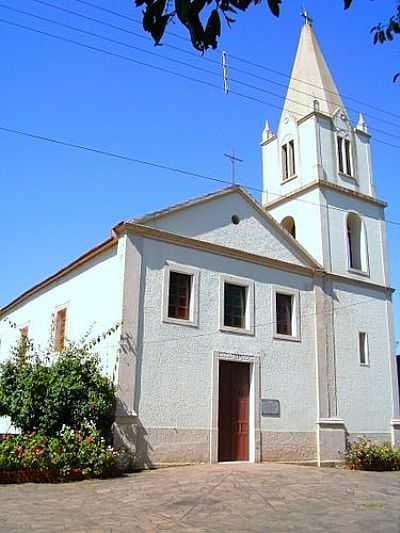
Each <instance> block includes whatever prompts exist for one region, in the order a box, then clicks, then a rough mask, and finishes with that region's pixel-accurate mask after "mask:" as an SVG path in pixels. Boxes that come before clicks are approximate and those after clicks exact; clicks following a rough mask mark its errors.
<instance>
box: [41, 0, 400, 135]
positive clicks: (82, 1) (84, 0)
mask: <svg viewBox="0 0 400 533" xmlns="http://www.w3.org/2000/svg"><path fill="white" fill-rule="evenodd" d="M34 1H36V0H34ZM74 1H75V2H77V3H79V4H81V5H85V6H88V7H91V8H93V9H97V10H99V11H103V12H105V13H108V14H111V15H115V16H116V17H119V18H121V19H124V20H127V21H129V22H134V23H135V24H138V25H139V26H140V27H141V28H143V23H142V22H141V21H140V20H137V19H135V18H133V17H130V16H127V15H124V14H123V13H121V12H118V11H115V10H112V9H109V8H105V7H103V6H100V5H98V4H96V3H93V2H89V1H87V0H74ZM166 33H167V34H168V35H171V36H172V37H175V38H177V39H180V40H183V41H185V42H187V41H188V39H187V37H185V36H183V35H179V34H177V33H174V32H171V31H170V30H166ZM163 46H166V45H163ZM193 55H196V56H197V54H193ZM203 57H204V56H203ZM230 57H231V58H232V59H236V60H237V61H240V62H242V63H246V64H248V65H251V66H254V67H256V68H260V69H263V70H266V71H268V72H271V73H273V74H277V75H278V76H283V77H285V78H287V79H291V75H289V74H287V73H285V72H281V71H279V70H276V69H272V68H270V67H268V66H267V65H261V64H259V63H255V62H252V61H249V60H248V59H245V58H242V57H240V56H236V55H231V54H230ZM205 59H206V60H207V59H208V58H205ZM210 61H212V60H210ZM216 63H218V62H216ZM230 68H234V67H230ZM294 79H296V80H297V81H300V82H302V83H304V84H306V85H309V86H311V87H314V88H316V89H322V87H321V86H319V85H316V84H313V83H310V82H308V81H306V80H302V79H300V78H294ZM327 92H330V93H332V94H334V95H338V94H339V96H341V97H342V98H345V99H348V100H352V101H353V102H356V103H358V104H361V105H363V106H367V107H369V108H370V109H374V110H375V111H378V112H380V113H385V114H387V115H390V116H395V117H396V118H400V115H397V114H395V113H393V111H388V110H385V109H383V108H381V107H377V106H375V105H372V104H369V103H367V102H365V101H362V100H360V99H358V98H355V97H354V96H350V95H346V94H343V93H336V92H335V91H327ZM357 112H358V111H357ZM365 114H366V113H365ZM396 126H397V125H396Z"/></svg>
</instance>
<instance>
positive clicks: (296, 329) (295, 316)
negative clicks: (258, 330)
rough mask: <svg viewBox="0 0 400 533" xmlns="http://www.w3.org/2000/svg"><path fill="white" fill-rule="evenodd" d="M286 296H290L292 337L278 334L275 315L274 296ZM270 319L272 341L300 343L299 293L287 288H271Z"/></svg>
mask: <svg viewBox="0 0 400 533" xmlns="http://www.w3.org/2000/svg"><path fill="white" fill-rule="evenodd" d="M277 294H286V295H288V296H292V298H293V300H292V302H293V307H292V335H283V334H282V333H278V322H277V314H276V295H277ZM271 303H272V313H271V316H272V319H273V337H274V339H279V340H285V341H293V342H301V320H300V291H298V290H295V289H288V288H287V287H272V291H271Z"/></svg>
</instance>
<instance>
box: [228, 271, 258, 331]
mask: <svg viewBox="0 0 400 533" xmlns="http://www.w3.org/2000/svg"><path fill="white" fill-rule="evenodd" d="M225 283H230V284H232V285H239V286H241V287H245V288H246V289H247V290H246V315H245V323H246V327H245V328H235V327H232V326H225V324H224V320H225V309H224V307H225ZM254 315H255V306H254V281H253V280H251V279H248V278H241V277H239V276H231V275H229V276H228V275H227V274H221V275H220V278H219V330H220V331H225V332H228V333H236V334H239V335H253V336H254V335H255V328H254Z"/></svg>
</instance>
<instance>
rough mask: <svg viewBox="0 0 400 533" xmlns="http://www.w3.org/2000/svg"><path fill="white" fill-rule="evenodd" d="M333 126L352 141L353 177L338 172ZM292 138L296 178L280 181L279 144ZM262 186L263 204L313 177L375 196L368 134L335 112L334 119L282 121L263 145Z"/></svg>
mask: <svg viewBox="0 0 400 533" xmlns="http://www.w3.org/2000/svg"><path fill="white" fill-rule="evenodd" d="M336 128H338V129H339V131H341V132H342V134H344V135H347V136H348V138H349V139H350V140H351V143H352V161H353V174H354V177H355V178H356V179H353V178H348V177H346V176H344V175H342V174H339V169H338V158H337V137H336ZM290 139H293V140H294V141H295V152H296V169H297V171H296V174H297V178H296V179H292V180H288V181H287V182H283V181H282V168H281V146H282V145H283V144H284V143H285V142H288V141H289V140H290ZM262 160H263V179H264V190H265V191H266V192H265V193H264V195H263V200H262V201H263V204H265V203H267V202H272V201H273V200H276V198H278V197H279V196H278V195H286V194H289V193H290V192H292V191H294V190H296V189H299V188H301V187H303V186H304V185H307V184H308V183H310V182H312V181H315V180H316V179H318V178H320V179H327V180H329V181H331V182H332V183H335V184H337V185H340V186H342V187H347V188H348V189H350V190H352V191H358V192H361V193H364V194H367V195H371V196H374V195H375V193H374V189H373V187H372V182H373V178H372V174H373V173H372V162H371V152H370V144H369V138H368V137H367V136H366V135H363V134H362V133H357V132H354V130H353V128H352V126H351V125H350V124H348V123H347V122H345V121H343V120H342V119H341V118H340V116H337V117H336V118H335V119H334V121H332V120H330V119H328V118H325V117H322V116H318V117H316V116H310V117H309V118H307V119H306V120H304V121H302V122H301V123H300V124H296V122H295V121H294V120H293V119H289V121H288V122H287V123H286V124H285V123H282V125H281V127H280V129H279V131H278V132H277V138H276V139H275V140H273V141H271V142H270V143H268V144H266V145H265V146H263V147H262Z"/></svg>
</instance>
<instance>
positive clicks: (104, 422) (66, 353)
mask: <svg viewBox="0 0 400 533" xmlns="http://www.w3.org/2000/svg"><path fill="white" fill-rule="evenodd" d="M24 342H25V343H24V344H21V343H20V345H18V346H17V347H16V348H15V349H14V352H13V353H12V354H11V358H10V359H9V360H8V361H6V362H5V363H3V364H1V365H0V416H8V417H10V419H11V422H12V424H13V425H14V426H15V427H17V428H19V429H20V430H21V431H22V432H23V433H32V431H39V432H40V433H43V434H46V435H47V436H55V435H57V433H58V432H59V431H60V430H61V428H62V427H63V425H66V426H69V427H71V428H74V429H79V428H81V426H82V424H83V423H84V422H85V421H88V422H90V423H92V424H94V426H95V427H96V428H97V429H98V430H99V431H100V432H101V433H102V435H103V436H104V437H105V438H106V439H107V440H108V441H109V442H110V441H111V426H112V423H113V421H114V408H115V391H114V386H113V384H112V382H111V381H110V380H109V379H108V378H107V377H105V376H103V375H102V373H101V369H100V362H99V358H98V356H97V355H96V354H94V353H92V352H91V351H90V349H89V348H88V347H87V346H78V345H74V344H70V345H68V346H67V347H66V348H65V350H63V351H62V352H60V353H58V354H52V355H51V356H48V355H43V354H40V353H39V352H38V351H36V350H35V349H34V347H33V346H32V345H29V346H26V341H24Z"/></svg>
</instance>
